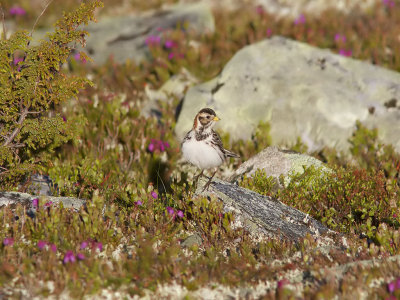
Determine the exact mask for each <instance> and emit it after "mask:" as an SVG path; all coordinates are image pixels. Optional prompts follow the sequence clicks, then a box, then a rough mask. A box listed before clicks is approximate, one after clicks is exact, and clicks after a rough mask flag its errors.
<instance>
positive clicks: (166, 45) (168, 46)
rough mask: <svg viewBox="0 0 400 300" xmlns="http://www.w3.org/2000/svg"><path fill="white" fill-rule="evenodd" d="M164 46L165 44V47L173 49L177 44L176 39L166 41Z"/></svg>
mask: <svg viewBox="0 0 400 300" xmlns="http://www.w3.org/2000/svg"><path fill="white" fill-rule="evenodd" d="M164 46H165V48H167V49H171V48H173V47H175V46H176V44H175V42H174V41H171V40H166V41H165V43H164Z"/></svg>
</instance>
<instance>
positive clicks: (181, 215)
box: [176, 210, 184, 218]
mask: <svg viewBox="0 0 400 300" xmlns="http://www.w3.org/2000/svg"><path fill="white" fill-rule="evenodd" d="M176 215H177V216H178V217H179V218H183V216H184V214H183V211H181V210H178V212H177V213H176Z"/></svg>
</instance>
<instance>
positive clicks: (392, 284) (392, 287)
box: [387, 281, 396, 294]
mask: <svg viewBox="0 0 400 300" xmlns="http://www.w3.org/2000/svg"><path fill="white" fill-rule="evenodd" d="M395 288H396V286H395V284H394V281H392V282H389V283H388V285H387V289H388V291H389V293H391V294H392V293H393V292H394V290H395Z"/></svg>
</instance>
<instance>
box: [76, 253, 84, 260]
mask: <svg viewBox="0 0 400 300" xmlns="http://www.w3.org/2000/svg"><path fill="white" fill-rule="evenodd" d="M76 257H77V258H78V259H79V260H84V259H85V255H84V254H83V253H80V252H79V253H77V254H76Z"/></svg>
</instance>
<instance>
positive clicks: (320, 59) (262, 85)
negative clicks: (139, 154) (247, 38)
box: [175, 37, 400, 151]
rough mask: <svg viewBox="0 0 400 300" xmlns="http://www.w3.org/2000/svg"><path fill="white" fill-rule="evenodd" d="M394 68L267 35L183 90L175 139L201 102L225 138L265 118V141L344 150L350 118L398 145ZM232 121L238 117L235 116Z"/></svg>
mask: <svg viewBox="0 0 400 300" xmlns="http://www.w3.org/2000/svg"><path fill="white" fill-rule="evenodd" d="M393 99H397V100H398V99H400V74H398V73H397V72H394V71H390V70H386V69H384V68H381V67H377V66H374V65H372V64H369V63H367V62H362V61H358V60H355V59H351V58H348V57H344V56H341V55H337V54H334V53H332V52H330V51H328V50H323V49H319V48H315V47H312V46H309V45H307V44H303V43H300V42H296V41H292V40H289V39H286V38H283V37H273V38H271V39H269V40H265V41H262V42H259V43H256V44H253V45H250V46H247V47H244V48H243V49H242V50H240V51H238V52H237V53H236V54H235V56H234V57H233V58H232V59H231V60H230V61H229V62H228V63H227V64H226V65H225V67H224V69H223V71H222V72H221V73H220V74H219V75H218V76H217V77H216V78H214V79H213V80H211V81H209V82H206V83H203V84H200V85H197V86H194V87H192V88H190V89H189V90H188V92H187V94H186V96H185V98H184V101H183V105H182V110H181V113H180V116H179V119H178V122H177V125H176V127H175V132H176V134H177V136H178V138H182V137H183V135H184V134H185V133H186V132H187V131H188V130H189V129H190V127H191V123H192V119H193V116H194V115H196V113H197V111H199V109H201V108H202V107H210V108H213V109H214V110H215V111H216V112H217V114H218V115H219V116H221V119H223V120H224V122H221V124H218V125H219V126H220V127H219V128H220V129H222V130H223V131H226V132H229V134H230V136H231V138H232V139H234V140H237V139H243V140H248V139H250V138H251V135H252V134H253V132H254V130H255V128H256V127H257V125H258V124H259V123H260V122H261V121H263V122H265V121H268V122H269V123H270V125H271V130H270V134H271V137H272V142H273V144H276V145H285V144H286V145H287V144H295V143H296V139H297V138H298V137H300V138H301V140H302V142H303V143H304V144H306V145H307V146H308V148H309V150H310V151H314V150H319V149H321V148H323V147H324V146H328V147H331V148H335V149H337V150H338V151H347V150H348V148H349V143H348V139H349V138H350V137H351V135H352V133H353V131H354V130H355V123H356V121H357V120H360V121H361V122H362V123H364V124H366V125H368V126H370V127H376V128H378V130H379V133H380V137H381V139H382V140H383V142H384V143H385V144H392V145H393V146H394V147H395V148H396V150H397V151H400V139H399V138H398V137H399V136H400V105H398V103H399V101H394V100H393ZM238 120H240V121H238Z"/></svg>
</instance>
